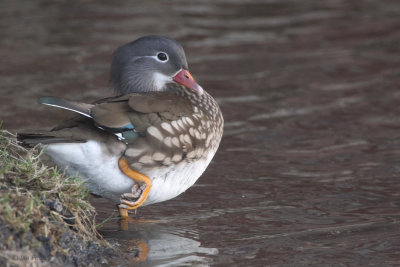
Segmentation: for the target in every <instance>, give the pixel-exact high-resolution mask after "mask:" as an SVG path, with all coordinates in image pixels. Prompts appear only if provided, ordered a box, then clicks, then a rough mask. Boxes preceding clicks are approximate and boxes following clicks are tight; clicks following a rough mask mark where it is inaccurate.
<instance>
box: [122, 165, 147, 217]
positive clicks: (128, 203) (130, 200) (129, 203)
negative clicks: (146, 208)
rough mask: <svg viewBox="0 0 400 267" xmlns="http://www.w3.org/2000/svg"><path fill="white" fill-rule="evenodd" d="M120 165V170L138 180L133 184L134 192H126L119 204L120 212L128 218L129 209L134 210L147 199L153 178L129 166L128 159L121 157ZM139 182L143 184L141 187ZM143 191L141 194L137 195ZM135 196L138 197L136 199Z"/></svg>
mask: <svg viewBox="0 0 400 267" xmlns="http://www.w3.org/2000/svg"><path fill="white" fill-rule="evenodd" d="M118 166H119V168H120V170H121V171H122V172H123V173H124V174H125V175H126V176H128V177H129V178H131V179H132V180H133V181H135V182H136V184H134V185H133V186H132V193H125V194H122V196H121V204H119V205H118V210H119V214H120V215H121V217H122V218H128V217H129V216H128V210H134V209H137V208H139V207H140V206H141V205H143V203H144V202H145V201H146V199H147V197H148V195H149V193H150V188H151V180H150V178H149V177H147V176H146V175H144V174H141V173H140V172H137V171H135V170H132V169H131V168H130V167H129V163H128V161H127V160H126V159H123V158H120V159H119V160H118ZM139 183H142V185H141V186H140V187H139V185H138V184H139ZM138 192H141V194H140V195H137V193H138ZM134 198H137V199H135V200H134Z"/></svg>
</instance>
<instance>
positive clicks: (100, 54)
mask: <svg viewBox="0 0 400 267" xmlns="http://www.w3.org/2000/svg"><path fill="white" fill-rule="evenodd" d="M147 34H163V35H168V36H171V37H174V38H176V39H178V40H179V41H180V42H181V43H182V44H183V46H184V47H185V49H186V52H187V56H188V61H189V65H190V69H191V72H192V73H193V74H194V75H195V76H196V79H197V80H198V81H199V82H200V84H201V85H202V86H203V87H204V88H206V89H207V90H208V91H209V92H210V93H211V94H212V95H214V96H215V97H216V98H217V99H218V101H219V102H220V104H221V108H222V110H223V113H224V117H225V121H226V127H225V133H224V137H223V141H222V143H221V146H220V150H219V152H218V153H217V155H216V157H215V159H214V160H213V162H212V164H211V165H210V167H209V168H208V170H207V171H206V173H205V174H204V175H203V176H202V177H201V179H200V180H199V181H198V183H197V184H196V185H195V186H194V187H193V188H191V189H189V190H188V191H187V192H185V193H184V194H182V195H181V196H180V197H178V198H176V199H173V200H171V201H168V202H164V203H159V204H155V205H152V206H148V207H144V208H141V209H139V211H138V214H137V215H136V217H135V218H136V221H135V222H133V223H131V224H130V225H129V230H128V231H121V230H120V228H119V222H118V221H117V220H111V221H109V222H108V223H107V224H106V225H105V226H104V228H103V229H102V233H103V234H104V236H105V237H106V238H107V239H109V240H116V241H117V242H118V243H119V244H120V248H121V250H122V251H126V258H124V259H121V262H119V264H128V265H131V264H134V263H136V264H138V263H139V266H140V265H142V266H177V265H190V264H197V265H199V266H202V265H205V266H207V265H239V266H264V265H279V266H310V265H314V266H327V265H328V266H339V265H340V266H367V265H377V266H398V265H399V262H400V250H399V246H400V221H399V219H400V183H399V179H400V117H399V115H400V3H399V1H397V0H387V1H368V0H363V1H344V0H342V1H340V0H328V1H293V0H283V1H282V0H279V1H278V0H268V1H260V0H246V1H242V0H241V1H239V0H236V1H228V0H225V1H223V0H221V1H211V0H208V1H178V0H173V1H129V2H128V1H113V2H112V3H111V2H110V1H96V2H94V1H93V2H92V1H84V2H82V1H2V2H1V3H0V35H1V38H0V58H1V62H2V63H1V64H0V90H1V97H0V105H1V106H0V116H1V118H2V120H3V121H4V128H7V129H11V130H19V129H22V128H37V127H43V126H49V125H52V124H55V123H56V121H57V119H61V118H63V117H64V115H65V113H64V112H60V111H55V110H51V112H50V110H49V109H48V108H45V107H41V106H39V105H37V104H36V100H35V99H37V98H38V97H39V96H42V95H56V96H62V97H66V98H69V99H74V100H83V101H93V100H95V99H97V98H100V97H104V96H106V95H108V94H110V93H109V92H108V91H107V81H108V68H109V63H110V60H111V52H112V51H113V50H114V49H115V48H116V47H118V46H119V45H121V44H123V43H126V42H128V41H130V40H133V39H135V38H137V37H139V36H142V35H147ZM94 203H95V205H96V207H97V209H98V212H99V218H98V219H99V221H101V220H103V219H105V218H107V217H109V216H116V211H115V207H114V206H113V205H112V204H110V203H109V202H107V201H105V200H101V199H100V200H99V199H95V200H94ZM138 248H139V250H140V253H139V254H140V255H137V250H138ZM115 264H118V263H115Z"/></svg>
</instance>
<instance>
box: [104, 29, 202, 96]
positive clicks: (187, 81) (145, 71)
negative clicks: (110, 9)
mask: <svg viewBox="0 0 400 267" xmlns="http://www.w3.org/2000/svg"><path fill="white" fill-rule="evenodd" d="M110 77H111V85H112V86H113V88H114V90H115V91H116V92H117V93H120V94H129V93H138V92H154V91H159V92H161V91H164V90H166V88H167V87H166V86H165V85H166V84H168V83H178V84H181V85H183V86H185V87H187V88H189V89H190V90H192V91H194V92H196V93H197V94H199V95H201V94H202V93H203V89H202V87H201V86H200V85H198V84H197V83H196V81H195V80H194V79H193V77H192V75H191V74H190V72H189V70H188V64H187V61H186V56H185V51H184V50H183V48H182V46H181V45H180V44H179V43H178V42H177V41H175V40H173V39H171V38H168V37H164V36H157V35H152V36H145V37H141V38H139V39H137V40H135V41H133V42H130V43H128V44H126V45H123V46H121V47H120V48H118V49H117V50H116V51H115V53H114V57H113V62H112V64H111V71H110Z"/></svg>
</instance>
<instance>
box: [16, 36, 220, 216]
mask: <svg viewBox="0 0 400 267" xmlns="http://www.w3.org/2000/svg"><path fill="white" fill-rule="evenodd" d="M110 82H111V85H112V88H113V89H114V91H115V92H116V94H117V96H115V97H109V98H105V99H101V100H99V101H96V102H95V103H93V104H86V103H80V102H73V101H68V100H65V99H61V98H56V97H42V98H41V99H40V100H39V102H40V103H41V104H44V105H48V106H53V107H57V108H62V109H66V110H70V111H73V112H75V113H78V114H77V115H76V116H75V117H72V118H70V119H67V120H64V121H62V122H61V123H59V124H58V125H57V126H56V127H54V128H53V129H52V130H50V131H47V132H35V133H19V134H18V140H19V141H20V142H21V143H22V144H24V145H26V146H34V145H37V144H40V146H41V147H43V148H44V151H45V154H47V155H48V156H50V158H51V159H52V160H53V161H54V163H55V164H56V165H57V166H59V167H60V168H61V169H63V170H65V172H66V173H67V174H68V175H71V176H76V177H78V178H80V179H82V180H83V181H84V184H85V186H87V188H88V189H89V191H90V192H91V193H93V194H95V195H99V196H102V197H104V198H107V199H109V200H111V201H113V202H115V203H116V204H117V205H118V209H119V213H120V215H121V216H122V217H125V218H126V217H128V210H134V209H137V208H138V207H140V206H144V205H149V204H153V203H157V202H162V201H166V200H169V199H171V198H174V197H176V196H178V195H179V194H181V193H182V192H184V191H185V190H187V189H188V188H189V187H191V186H192V185H193V184H194V183H195V182H196V180H197V179H198V178H199V177H200V176H201V175H202V173H203V172H204V171H205V169H206V168H207V166H208V165H209V163H210V161H211V159H212V158H213V156H214V154H215V153H216V151H217V149H218V146H219V143H220V140H221V137H222V131H223V117H222V114H221V111H220V109H219V107H218V104H217V102H216V101H215V100H214V98H213V97H212V96H211V95H210V94H208V93H207V92H206V91H205V90H203V88H202V87H201V86H200V85H198V84H197V83H196V81H195V80H194V79H193V77H192V75H191V74H190V72H189V70H188V64H187V61H186V56H185V52H184V50H183V48H182V46H181V45H180V44H179V43H178V42H176V41H175V40H173V39H170V38H167V37H163V36H145V37H142V38H139V39H137V40H135V41H133V42H130V43H128V44H126V45H123V46H121V47H120V48H118V49H117V50H116V51H115V53H114V55H113V62H112V64H111V70H110Z"/></svg>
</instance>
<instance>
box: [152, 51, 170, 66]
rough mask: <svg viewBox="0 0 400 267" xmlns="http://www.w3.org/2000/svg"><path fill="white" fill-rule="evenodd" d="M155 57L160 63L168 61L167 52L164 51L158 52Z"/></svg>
mask: <svg viewBox="0 0 400 267" xmlns="http://www.w3.org/2000/svg"><path fill="white" fill-rule="evenodd" d="M155 58H156V59H157V60H158V61H160V62H162V63H165V62H168V60H169V57H168V54H167V53H165V52H158V53H157V56H155Z"/></svg>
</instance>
